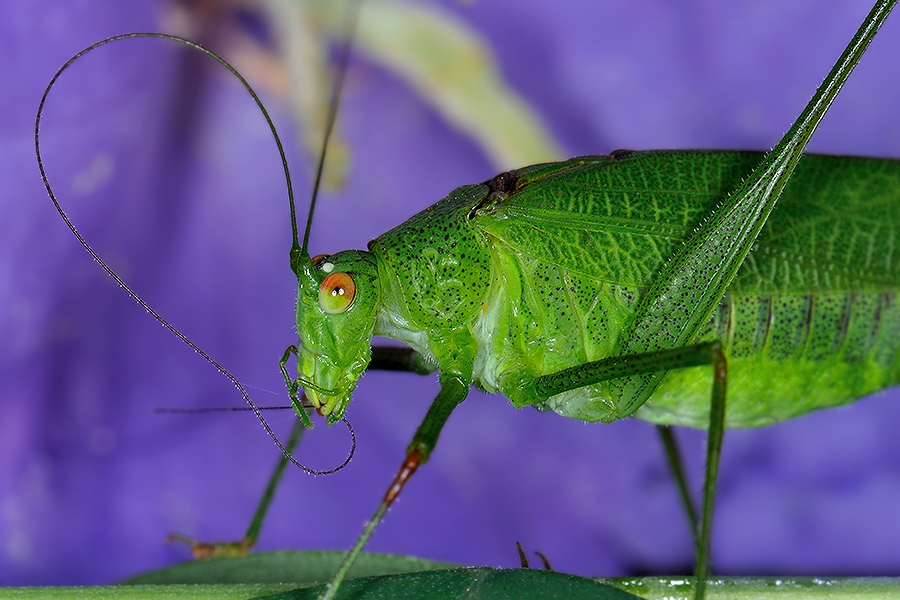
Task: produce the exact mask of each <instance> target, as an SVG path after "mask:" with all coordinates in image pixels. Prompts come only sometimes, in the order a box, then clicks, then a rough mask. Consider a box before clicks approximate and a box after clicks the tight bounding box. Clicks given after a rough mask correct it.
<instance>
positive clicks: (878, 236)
mask: <svg viewBox="0 0 900 600" xmlns="http://www.w3.org/2000/svg"><path fill="white" fill-rule="evenodd" d="M762 156H763V155H762V154H761V153H752V152H705V151H704V152H683V151H680V152H679V151H673V152H642V153H628V152H620V153H614V154H613V155H611V156H602V157H582V158H578V159H573V160H571V161H567V162H565V163H555V164H548V165H537V166H535V167H529V168H526V169H522V170H519V171H516V172H512V173H509V174H504V175H501V176H498V178H495V179H494V180H493V181H492V182H488V184H483V185H475V186H465V187H461V188H458V189H457V190H455V191H453V192H452V193H451V194H450V195H449V196H448V197H447V198H446V199H444V200H442V201H441V202H438V203H437V204H435V205H434V206H432V207H430V208H428V209H426V210H425V211H423V212H421V213H419V214H418V215H415V216H414V217H412V218H411V219H409V220H408V221H406V222H405V223H403V224H401V225H400V226H398V227H397V228H395V229H392V230H391V231H388V232H387V233H385V234H383V235H381V236H379V237H378V238H377V239H376V240H373V241H372V242H371V243H370V244H369V247H370V250H371V252H372V253H373V254H374V256H375V262H376V263H377V265H378V285H379V286H380V288H381V289H380V294H379V295H380V307H379V308H378V309H377V317H376V323H375V330H374V332H375V333H376V334H379V335H385V336H388V337H392V338H395V339H398V340H401V341H403V342H405V343H407V344H409V345H410V346H412V347H413V348H415V349H416V350H418V351H420V352H422V353H423V354H424V355H425V356H426V357H428V358H430V359H431V360H433V361H434V362H435V364H437V365H438V366H439V367H440V369H441V372H442V373H443V374H447V373H453V374H457V375H459V376H461V377H463V378H465V379H468V380H470V381H472V382H473V383H474V384H475V385H476V386H478V387H480V388H482V389H485V390H487V391H490V392H496V391H499V392H501V393H503V394H504V395H505V396H507V397H508V398H509V399H510V400H511V401H512V402H513V403H514V404H515V405H517V406H523V405H526V404H537V405H538V406H539V407H542V408H548V409H552V410H554V411H556V412H558V413H559V414H561V415H564V416H568V417H573V418H578V419H582V420H585V421H612V420H615V419H618V418H621V417H623V416H626V415H627V414H628V413H627V412H625V410H624V409H623V406H626V405H627V404H628V402H627V400H628V399H627V398H626V399H621V400H617V399H615V398H616V396H615V394H614V393H612V392H611V390H610V387H609V385H610V384H609V383H608V382H607V383H602V384H597V385H592V386H587V387H585V388H582V389H577V390H573V391H570V392H565V393H563V394H559V395H557V396H554V397H552V398H534V397H528V396H527V393H526V392H525V391H523V390H524V389H526V386H525V383H526V382H528V381H530V380H533V379H534V378H536V377H539V376H541V375H545V374H549V373H554V372H557V371H560V370H562V369H564V368H568V367H572V366H576V365H580V364H584V363H586V362H590V361H595V360H599V359H602V358H606V357H608V356H613V355H615V348H616V346H617V343H620V340H619V337H620V336H621V335H622V332H623V331H627V330H628V328H629V325H630V324H631V320H632V319H633V318H634V307H635V305H636V303H637V300H638V299H639V298H640V296H641V294H642V292H643V291H644V290H645V289H646V288H647V287H648V286H649V285H650V283H652V281H653V279H654V277H656V276H657V275H658V273H659V272H660V270H661V269H662V267H663V266H664V265H665V264H666V261H667V260H668V259H670V257H671V256H672V255H673V254H674V253H675V251H676V249H677V248H678V247H679V246H680V245H681V244H682V243H683V241H684V240H685V239H686V237H687V236H688V235H689V234H690V233H691V232H692V231H693V230H694V228H695V227H697V226H698V225H699V224H700V223H701V222H702V221H703V219H705V218H707V217H708V215H710V214H712V213H713V212H714V211H715V209H716V208H717V207H718V206H719V204H720V203H721V202H722V200H723V198H724V197H725V196H726V195H727V194H728V193H729V192H730V191H731V190H733V189H735V188H736V187H737V185H738V184H739V183H740V181H741V180H742V179H743V178H744V177H746V176H747V174H749V173H750V172H751V171H752V170H753V168H754V167H755V166H756V164H757V163H758V162H759V161H760V160H761V158H762ZM897 189H900V162H898V161H890V160H877V159H860V158H849V157H833V156H817V155H807V156H806V157H805V158H804V159H803V160H801V161H800V164H799V166H798V168H797V171H796V173H795V174H794V176H793V178H792V179H791V181H790V183H789V184H788V186H787V188H786V190H785V192H784V195H783V196H782V197H781V199H780V200H779V203H778V206H777V207H776V209H775V211H774V212H773V213H772V215H771V217H770V218H769V220H768V222H767V223H766V225H765V227H764V228H763V230H762V233H761V235H760V236H759V238H758V239H757V242H756V243H755V244H754V246H753V249H752V251H751V252H750V254H749V255H748V257H747V259H746V260H745V261H744V263H743V264H742V266H741V268H740V270H739V271H738V273H737V275H736V277H735V279H734V280H733V282H732V283H731V285H730V287H729V288H728V291H727V293H726V295H725V297H724V298H723V299H722V300H721V302H720V303H719V304H718V306H717V307H716V308H715V309H714V310H713V312H712V314H711V315H710V316H709V320H708V322H707V324H706V325H705V327H704V328H703V329H702V330H701V332H700V333H699V334H698V336H697V338H696V341H706V340H714V339H718V340H720V341H722V342H723V343H724V345H725V349H726V356H727V358H728V365H729V398H728V411H727V426H729V427H748V426H758V425H765V424H768V423H772V422H777V421H781V420H785V419H788V418H791V417H796V416H799V415H802V414H805V413H808V412H810V411H812V410H815V409H818V408H824V407H829V406H836V405H840V404H844V403H848V402H852V401H854V400H856V399H858V398H859V397H861V396H863V395H866V394H869V393H872V392H874V391H877V390H880V389H884V388H886V387H890V386H892V385H895V384H897V383H898V381H900V356H898V355H900V352H898V351H900V298H897V292H898V288H900V246H898V243H897V242H898V239H897V236H898V233H900V198H898V196H897V192H896V191H895V190H897ZM711 377H712V376H711V374H710V373H709V372H708V369H684V370H680V371H677V372H670V373H669V374H668V376H667V377H666V379H665V381H664V382H663V384H662V385H661V386H660V387H659V388H658V389H657V390H656V392H655V393H654V394H653V396H652V397H651V400H650V401H649V402H648V403H647V404H645V405H644V406H643V407H642V408H641V409H639V410H638V412H637V413H636V416H638V417H641V418H645V419H648V420H651V421H654V422H658V423H671V424H683V425H690V426H696V427H705V426H706V425H707V423H708V414H709V390H710V387H711Z"/></svg>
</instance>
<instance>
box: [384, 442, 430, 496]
mask: <svg viewBox="0 0 900 600" xmlns="http://www.w3.org/2000/svg"><path fill="white" fill-rule="evenodd" d="M420 464H422V453H421V452H420V451H419V450H413V451H412V452H410V453H409V454H407V455H406V460H404V461H403V465H402V466H401V467H400V470H399V471H398V472H397V476H396V477H394V482H393V483H392V484H391V487H389V488H388V491H387V493H386V494H385V495H384V500H383V502H384V503H385V504H387V505H391V504H393V503H394V500H396V499H397V496H399V495H400V490H402V489H403V486H405V485H406V482H407V481H408V480H409V478H410V477H412V474H413V473H415V472H416V469H418V468H419V465H420Z"/></svg>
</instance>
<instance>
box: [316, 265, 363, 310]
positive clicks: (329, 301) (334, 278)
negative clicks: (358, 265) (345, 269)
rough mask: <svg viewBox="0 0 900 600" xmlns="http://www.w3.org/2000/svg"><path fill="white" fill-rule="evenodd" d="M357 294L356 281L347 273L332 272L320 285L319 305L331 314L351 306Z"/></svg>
mask: <svg viewBox="0 0 900 600" xmlns="http://www.w3.org/2000/svg"><path fill="white" fill-rule="evenodd" d="M355 295H356V283H354V281H353V278H352V277H350V276H349V275H347V274H346V273H332V274H331V275H329V276H328V277H326V278H325V279H324V281H322V284H321V285H320V286H319V306H320V307H321V308H322V310H324V311H325V312H326V313H328V314H329V315H336V314H339V313H342V312H344V311H345V310H347V309H348V308H350V303H352V302H353V297H354V296H355Z"/></svg>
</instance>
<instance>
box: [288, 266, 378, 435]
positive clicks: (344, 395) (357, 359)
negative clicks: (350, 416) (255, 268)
mask: <svg viewBox="0 0 900 600" xmlns="http://www.w3.org/2000/svg"><path fill="white" fill-rule="evenodd" d="M298 271H299V272H298V276H297V280H298V294H297V334H298V335H299V337H300V344H299V345H298V347H297V372H298V373H299V375H300V379H299V383H300V385H302V386H303V387H304V389H305V391H306V396H307V398H308V399H309V400H310V402H312V403H313V405H314V406H315V408H316V411H317V412H318V413H319V414H320V415H323V416H327V417H328V422H329V424H331V423H334V422H335V421H337V420H339V419H340V418H341V417H342V416H343V414H344V410H345V409H346V408H347V404H348V403H349V402H350V393H351V392H352V391H353V388H354V387H356V382H357V381H359V378H360V377H361V376H362V374H363V371H365V370H366V366H367V365H368V364H369V359H370V358H371V353H372V351H371V341H372V334H373V331H374V329H375V313H376V311H377V308H378V305H379V303H380V300H381V298H380V287H379V285H378V267H377V265H376V263H375V259H374V257H373V256H372V255H371V254H369V253H368V252H362V251H358V250H345V251H343V252H339V253H337V254H333V255H330V256H326V255H319V256H317V257H315V258H314V259H310V258H308V257H306V258H304V259H301V263H300V269H299V270H298Z"/></svg>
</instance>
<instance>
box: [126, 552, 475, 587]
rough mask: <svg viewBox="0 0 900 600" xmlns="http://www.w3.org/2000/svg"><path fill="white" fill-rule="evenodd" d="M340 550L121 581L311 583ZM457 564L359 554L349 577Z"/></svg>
mask: <svg viewBox="0 0 900 600" xmlns="http://www.w3.org/2000/svg"><path fill="white" fill-rule="evenodd" d="M343 557H344V553H343V552H257V553H254V554H249V555H247V556H240V557H236V558H215V559H211V560H204V561H191V562H186V563H181V564H178V565H174V566H171V567H167V568H165V569H160V570H158V571H150V572H148V573H143V574H141V575H138V576H136V577H132V578H131V579H128V580H126V581H123V582H122V585H148V584H154V585H160V584H204V583H206V584H214V583H215V584H218V583H254V584H256V583H290V584H295V585H296V584H301V585H304V584H305V585H314V584H317V583H322V582H325V581H328V580H329V579H331V576H332V575H334V573H335V571H337V569H338V565H339V564H340V562H341V559H342V558H343ZM458 567H459V565H454V564H451V563H443V562H435V561H430V560H424V559H421V558H413V557H410V556H395V555H390V554H375V553H371V552H367V553H364V554H362V555H360V557H359V559H358V560H357V562H356V564H355V565H354V566H353V569H351V570H350V575H349V577H350V578H357V577H371V576H375V575H395V574H399V573H411V572H414V571H430V570H435V569H455V568H458Z"/></svg>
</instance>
